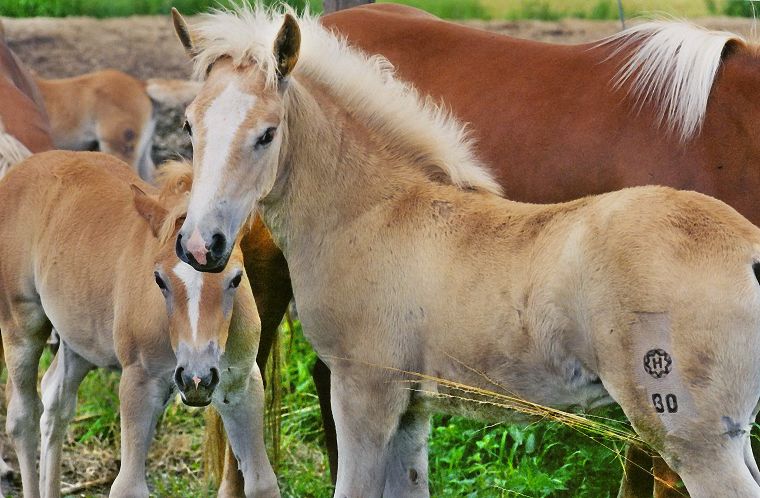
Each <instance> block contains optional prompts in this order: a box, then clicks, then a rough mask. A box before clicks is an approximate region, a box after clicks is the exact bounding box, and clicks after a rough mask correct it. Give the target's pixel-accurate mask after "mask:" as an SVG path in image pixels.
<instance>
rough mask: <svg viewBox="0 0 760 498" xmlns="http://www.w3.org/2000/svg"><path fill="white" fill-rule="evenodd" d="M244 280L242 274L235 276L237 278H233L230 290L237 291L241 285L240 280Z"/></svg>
mask: <svg viewBox="0 0 760 498" xmlns="http://www.w3.org/2000/svg"><path fill="white" fill-rule="evenodd" d="M242 278H243V274H242V273H238V274H237V275H235V278H233V279H232V281H231V282H230V289H237V287H238V285H240V280H242Z"/></svg>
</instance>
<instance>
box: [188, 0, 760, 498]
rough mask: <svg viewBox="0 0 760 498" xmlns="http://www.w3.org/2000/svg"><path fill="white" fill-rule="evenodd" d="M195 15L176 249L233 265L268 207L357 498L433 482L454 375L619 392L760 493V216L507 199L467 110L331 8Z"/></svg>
mask: <svg viewBox="0 0 760 498" xmlns="http://www.w3.org/2000/svg"><path fill="white" fill-rule="evenodd" d="M175 24H176V25H177V28H178V29H177V31H178V34H179V35H180V38H181V40H182V42H183V44H184V45H185V47H186V48H187V50H188V51H189V52H190V53H192V54H193V55H194V57H195V72H196V74H198V75H207V79H206V82H205V84H204V87H203V88H202V90H201V92H200V93H199V96H198V97H197V98H196V100H195V101H194V102H193V104H191V106H190V107H189V108H188V112H187V116H188V128H189V129H191V130H193V132H194V133H193V136H194V148H195V156H194V169H195V171H196V173H197V177H196V182H195V183H194V185H193V189H192V192H191V195H190V201H189V205H188V213H187V218H186V220H185V222H184V224H183V226H182V228H181V229H180V232H179V234H178V236H177V252H178V254H179V255H180V257H181V258H182V259H183V260H184V261H186V262H188V263H190V264H192V265H193V266H194V267H195V268H196V269H202V270H205V271H219V270H220V269H223V268H224V267H225V265H226V262H227V260H228V258H229V255H230V250H231V247H232V246H231V243H230V241H232V240H234V239H235V238H236V237H237V231H238V230H239V228H240V227H241V225H242V223H243V222H244V220H245V218H246V216H247V215H248V213H249V212H250V210H251V208H252V207H257V206H258V208H259V209H260V212H261V213H262V216H263V218H264V220H265V222H266V223H267V225H268V226H269V227H270V228H271V229H272V232H273V234H274V236H275V239H276V240H277V242H278V245H279V246H280V248H282V249H283V252H284V254H285V256H286V258H287V260H288V264H289V267H290V271H291V278H292V281H293V284H294V291H295V292H294V293H295V296H296V299H297V300H298V302H299V309H300V313H301V319H302V321H303V323H304V330H305V333H306V334H307V337H308V338H309V340H310V341H311V342H312V344H313V345H314V347H315V349H316V350H317V351H318V353H319V354H320V356H321V357H322V358H323V359H324V360H326V361H327V362H328V363H329V366H330V368H331V370H332V371H333V372H334V373H336V375H335V376H334V377H333V383H332V386H331V393H332V395H333V397H334V404H333V412H334V414H335V419H336V422H337V427H338V431H337V433H338V447H339V453H338V458H339V466H338V479H337V487H336V496H380V495H382V494H383V493H385V494H386V495H387V496H402V495H403V496H406V495H410V496H426V495H427V493H428V490H427V449H426V448H427V446H426V443H425V439H426V437H427V429H428V418H427V413H428V412H429V411H431V410H436V409H442V410H450V409H452V408H454V409H455V408H457V403H454V404H453V406H452V404H451V403H446V402H445V401H443V402H442V401H441V399H440V398H438V397H436V396H432V397H427V396H425V394H424V393H425V392H428V393H429V392H432V393H434V394H435V393H439V392H442V391H446V384H445V383H442V382H439V379H441V378H443V379H450V380H453V381H456V382H460V383H464V384H468V385H474V386H484V385H487V386H491V387H493V386H498V388H500V389H504V390H505V391H506V392H509V393H516V394H517V395H518V396H520V397H523V398H527V399H529V400H531V401H534V402H538V403H543V404H550V405H557V406H571V405H580V406H583V407H591V406H596V405H598V404H604V403H608V402H612V401H613V400H614V401H616V402H618V403H619V404H620V405H621V406H622V407H623V410H624V411H625V413H626V415H627V416H628V417H629V419H630V420H631V421H632V423H633V425H634V428H635V429H636V430H637V431H638V432H639V434H640V435H641V436H642V437H643V438H644V440H646V441H647V442H648V443H649V444H651V445H652V446H653V447H654V448H655V449H657V450H658V451H659V452H660V453H661V454H662V455H663V457H664V458H665V459H666V460H667V461H668V463H670V464H671V465H677V466H678V470H679V471H680V472H681V474H682V477H683V479H684V482H685V483H686V486H687V488H688V489H689V491H690V492H691V493H692V495H693V496H695V497H702V496H704V497H706V496H715V495H717V494H718V493H721V494H724V495H728V496H737V497H738V496H760V484H758V482H759V481H760V472H758V469H757V465H756V464H755V462H754V459H753V458H752V454H751V449H750V446H749V432H748V431H749V427H750V425H751V423H752V418H753V417H754V416H755V415H756V413H757V404H758V397H760V375H759V374H758V367H760V363H759V360H758V359H757V358H756V357H757V355H756V349H757V348H758V347H760V333H759V331H760V287H758V276H759V275H760V264H759V263H758V259H760V230H759V229H757V228H756V227H754V226H753V225H752V224H751V223H750V222H748V221H747V220H746V219H744V218H742V217H741V216H740V215H738V214H737V213H736V212H735V211H733V210H732V209H731V208H729V207H728V206H726V205H725V204H723V203H721V202H719V201H716V200H715V199H712V198H709V197H706V196H703V195H700V194H696V193H693V192H678V191H674V190H671V189H666V188H661V187H650V188H640V189H629V190H626V191H622V192H618V193H613V194H607V195H602V196H598V197H589V198H584V199H581V200H578V201H573V202H568V203H565V204H555V205H546V206H542V205H535V204H520V203H516V202H513V201H507V200H504V199H503V198H501V197H500V196H499V195H497V194H499V193H500V189H499V187H498V184H497V183H496V182H495V181H494V180H493V178H492V177H491V176H490V174H489V173H488V171H487V170H486V169H484V168H483V167H482V166H481V164H480V163H479V161H478V160H477V159H476V156H475V155H474V152H473V150H472V148H471V147H470V144H469V142H468V140H467V139H466V137H465V134H464V133H463V129H462V127H461V125H460V124H459V123H458V122H456V121H455V120H453V119H451V118H449V117H448V116H447V115H446V114H445V113H443V112H441V111H440V110H439V109H438V108H435V107H433V106H431V105H426V104H424V103H423V102H422V101H421V100H419V98H418V97H417V94H416V93H415V92H414V91H413V90H412V89H411V88H410V87H408V86H406V85H404V84H402V83H400V82H399V81H397V80H395V79H394V78H393V77H392V75H391V74H390V73H389V72H388V71H387V65H385V64H383V62H382V61H381V60H378V59H367V58H366V57H365V56H363V55H362V54H361V53H359V52H356V51H353V50H351V49H350V48H348V47H347V46H346V45H345V44H344V43H342V42H341V41H340V40H339V39H338V38H336V37H335V36H332V35H331V34H329V33H328V32H327V31H326V30H325V29H324V28H322V27H321V26H319V24H318V23H317V22H316V21H314V20H313V19H309V18H302V19H300V20H299V21H296V20H295V19H294V18H293V17H292V16H291V15H290V14H287V15H284V16H282V15H277V14H274V15H273V14H272V13H271V12H270V11H267V10H265V9H255V10H251V9H248V8H246V7H241V8H239V9H238V10H236V11H235V12H232V13H230V12H219V13H216V14H214V15H211V16H208V17H206V18H205V19H204V20H203V21H202V22H201V23H200V24H199V25H198V26H196V28H195V29H194V31H193V32H192V34H191V33H190V31H189V30H188V28H187V26H186V25H185V24H184V21H182V20H181V18H180V17H179V16H178V15H177V14H176V11H175ZM299 24H300V27H299ZM302 34H303V43H302V42H301V40H302V36H301V35H302ZM680 52H683V50H680ZM716 295H717V296H720V303H715V302H714V299H715V296H716ZM462 331H466V333H467V335H468V337H467V340H465V341H463V340H462V339H461V334H462V333H463V332H462ZM706 355H707V356H710V358H707V357H706ZM642 358H644V363H643V365H642V363H641V362H642ZM728 358H730V359H731V360H730V361H724V360H726V359H728ZM474 365H477V366H478V369H477V370H475V369H474V368H473V366H474ZM411 372H419V373H420V374H421V375H419V376H418V375H417V374H414V373H411ZM739 379H741V381H740V380H739ZM663 380H664V382H661V381H663ZM394 381H396V382H394ZM404 381H406V382H409V381H411V382H413V383H415V385H416V386H418V389H411V390H410V389H408V388H407V387H406V384H404V383H403V382H404ZM463 396H464V397H467V394H464V395H463ZM706 468H710V469H711V470H713V471H714V472H715V475H720V479H716V478H715V476H713V475H707V474H706V472H705V469H706Z"/></svg>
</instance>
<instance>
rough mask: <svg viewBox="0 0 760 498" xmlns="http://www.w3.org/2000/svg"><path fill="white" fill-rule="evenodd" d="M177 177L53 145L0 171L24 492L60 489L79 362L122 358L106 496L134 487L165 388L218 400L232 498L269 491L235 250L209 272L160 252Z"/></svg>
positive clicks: (6, 310)
mask: <svg viewBox="0 0 760 498" xmlns="http://www.w3.org/2000/svg"><path fill="white" fill-rule="evenodd" d="M190 183H191V176H190V174H189V171H188V169H187V168H186V167H174V168H171V169H170V170H169V172H168V173H167V175H166V178H165V180H164V183H163V187H162V190H161V192H160V193H158V195H157V196H156V192H154V190H153V189H152V187H150V186H149V185H148V184H146V183H144V182H142V181H140V180H139V178H137V177H136V176H135V174H134V173H133V172H132V171H131V170H130V169H129V167H128V166H127V165H126V164H125V163H123V162H121V161H119V160H118V159H115V158H113V157H111V156H109V155H106V154H102V153H89V152H80V153H76V152H60V151H56V152H48V153H43V154H39V155H36V156H33V157H31V158H30V159H27V160H26V161H25V162H23V163H21V164H19V165H18V166H16V167H15V168H13V169H12V170H11V171H10V173H9V174H8V175H6V177H5V178H3V180H2V181H0V202H2V203H3V205H2V206H1V207H0V254H2V258H0V283H2V285H0V330H2V340H3V345H4V347H5V355H6V360H7V365H8V372H9V379H8V387H7V389H8V393H9V404H8V419H7V431H8V433H9V435H10V436H11V439H12V441H13V444H14V445H15V448H16V453H17V455H18V459H19V465H20V468H21V477H22V482H23V487H24V495H25V496H26V497H36V496H39V495H40V492H41V493H42V495H43V496H46V497H54V496H59V495H60V459H61V446H62V442H63V438H64V436H65V432H66V426H67V424H68V422H69V421H70V420H71V418H72V416H73V415H74V413H75V408H76V393H77V389H78V386H79V384H80V382H81V381H82V379H83V378H84V376H85V375H86V374H87V372H89V371H90V370H91V369H93V368H112V369H121V370H122V376H121V382H120V385H119V399H120V404H121V407H120V414H121V441H122V444H121V463H122V466H121V469H120V471H119V474H118V476H117V478H116V480H115V482H114V484H113V487H112V488H111V496H148V487H147V483H146V479H145V459H146V455H147V451H148V446H149V444H150V441H151V438H152V435H153V431H154V428H155V425H156V421H157V419H158V417H159V415H160V414H161V413H162V411H163V410H164V407H165V406H166V404H167V403H168V402H169V400H170V399H171V398H172V395H173V394H174V393H175V391H176V390H179V393H180V395H181V397H182V399H183V401H184V402H185V403H186V404H188V405H191V406H205V405H208V404H209V403H211V404H213V405H214V407H215V408H216V409H217V410H218V411H219V412H220V414H221V416H222V418H223V421H224V425H225V427H226V429H227V431H228V432H229V434H230V440H231V442H232V448H233V451H234V453H235V455H236V457H237V459H238V462H239V465H240V468H241V470H242V472H243V474H244V476H245V477H244V478H245V491H246V496H262V497H273V496H274V497H276V496H279V492H278V489H277V481H276V479H275V476H274V473H273V471H272V468H271V466H270V465H269V462H268V460H267V456H266V451H265V448H264V439H263V418H262V417H263V407H264V398H263V386H262V381H261V376H260V373H259V370H258V368H257V367H256V364H255V357H256V352H257V348H258V341H259V330H260V328H259V327H260V324H259V319H258V315H257V313H256V306H255V302H254V300H253V295H252V294H251V290H250V286H249V284H248V280H247V278H246V276H245V272H244V269H243V262H242V254H241V252H240V249H239V248H238V247H237V246H236V248H235V249H234V251H233V252H234V254H233V256H232V257H231V260H230V266H228V267H227V269H226V270H225V271H223V272H220V273H214V274H210V273H209V274H203V273H198V272H196V271H195V270H193V269H192V268H191V267H190V266H189V265H187V264H185V263H183V262H181V261H179V260H178V259H177V257H176V255H175V254H174V244H173V234H174V233H175V227H177V226H178V224H179V223H181V219H182V217H183V214H184V201H185V198H186V190H187V189H188V188H189V185H190ZM130 187H131V188H130ZM145 192H148V193H147V194H146V193H145ZM136 268H137V269H136ZM51 326H52V327H55V329H56V330H57V331H58V333H59V335H60V337H61V346H60V349H59V351H58V354H57V355H56V357H55V360H54V361H53V364H52V365H51V367H50V368H49V369H48V371H47V372H46V373H45V376H44V378H43V380H42V403H40V399H39V397H38V394H37V388H36V379H37V368H38V364H39V359H40V354H41V352H42V349H43V346H44V345H45V341H46V339H47V337H48V335H49V333H50V330H51ZM43 410H44V411H43ZM41 411H42V418H41V422H40V413H41ZM38 422H39V425H38ZM40 426H41V428H42V449H41V458H40V473H41V476H40V479H39V487H38V480H37V470H36V448H37V441H38V437H39V434H40V433H39V427H40Z"/></svg>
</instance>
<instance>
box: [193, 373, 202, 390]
mask: <svg viewBox="0 0 760 498" xmlns="http://www.w3.org/2000/svg"><path fill="white" fill-rule="evenodd" d="M200 383H201V378H200V377H198V376H197V375H193V384H195V390H196V391H197V390H198V384H200Z"/></svg>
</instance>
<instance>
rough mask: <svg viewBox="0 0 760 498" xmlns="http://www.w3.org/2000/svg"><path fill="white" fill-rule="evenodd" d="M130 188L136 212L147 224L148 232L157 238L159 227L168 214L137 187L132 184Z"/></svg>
mask: <svg viewBox="0 0 760 498" xmlns="http://www.w3.org/2000/svg"><path fill="white" fill-rule="evenodd" d="M130 187H131V188H132V194H133V196H134V202H135V208H136V209H137V212H138V213H140V216H142V217H143V218H145V220H146V221H147V222H148V225H150V230H151V231H152V232H153V236H154V237H158V232H159V231H160V230H161V226H162V225H163V224H164V220H165V219H166V215H167V214H169V212H168V211H167V210H166V209H165V208H164V207H163V206H162V205H161V204H159V203H158V201H156V200H155V199H153V198H152V197H150V196H149V195H148V194H146V193H145V192H143V191H142V189H141V188H140V187H138V186H137V185H134V184H132V185H130Z"/></svg>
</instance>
